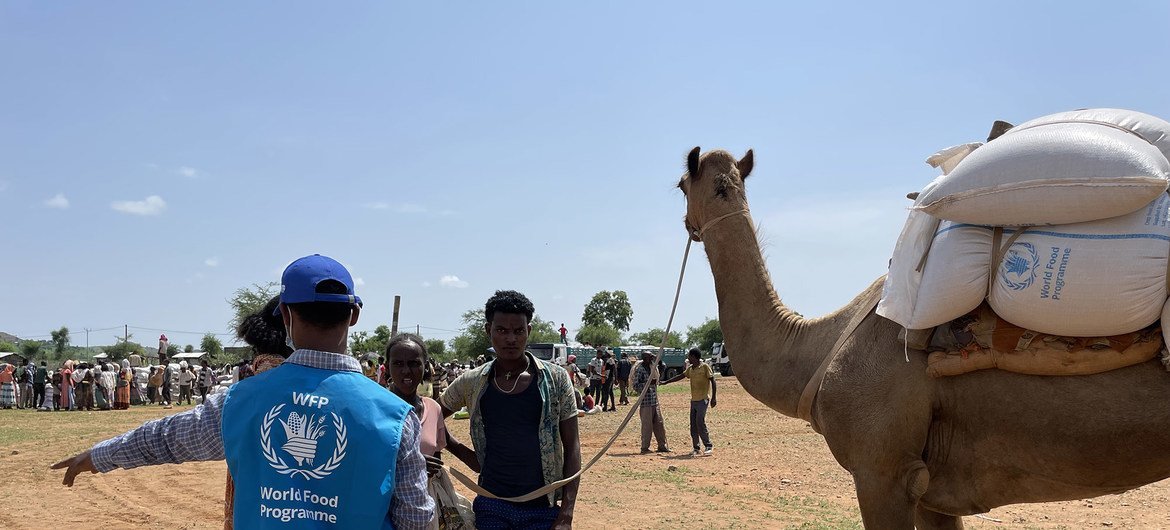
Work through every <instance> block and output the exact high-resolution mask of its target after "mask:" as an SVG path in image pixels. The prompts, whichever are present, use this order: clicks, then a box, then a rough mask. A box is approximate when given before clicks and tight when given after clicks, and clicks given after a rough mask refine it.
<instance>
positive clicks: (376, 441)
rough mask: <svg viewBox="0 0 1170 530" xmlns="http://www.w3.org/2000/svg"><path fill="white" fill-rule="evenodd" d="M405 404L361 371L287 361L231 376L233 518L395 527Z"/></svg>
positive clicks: (255, 524)
mask: <svg viewBox="0 0 1170 530" xmlns="http://www.w3.org/2000/svg"><path fill="white" fill-rule="evenodd" d="M409 412H410V405H407V404H406V402H404V401H402V400H401V399H400V398H398V396H395V395H394V394H392V393H390V392H388V391H387V390H386V389H384V388H381V387H380V386H378V384H377V383H374V382H373V381H371V380H370V379H369V378H367V377H366V376H364V375H362V374H361V373H359V372H338V371H332V370H323V369H320V368H312V367H308V366H301V365H297V364H290V363H285V364H282V365H280V366H279V367H276V368H273V369H271V370H268V371H266V372H264V373H261V374H258V375H256V376H253V377H250V378H248V379H245V380H243V381H240V382H239V383H237V384H235V385H232V387H231V388H230V389H229V390H228V394H227V396H226V398H225V399H224V404H223V446H224V454H225V456H226V458H227V464H228V471H230V472H231V474H232V479H234V480H235V513H234V514H233V520H234V521H235V527H236V528H238V529H241V530H248V529H252V528H281V529H287V528H309V527H311V528H346V529H348V528H393V526H392V524H391V522H390V518H389V516H388V514H389V512H390V498H391V496H392V495H393V493H394V471H395V470H394V467H395V464H396V462H397V456H398V450H399V447H398V446H399V445H400V444H401V439H402V423H403V421H404V420H405V419H406V416H407V414H408V413H409Z"/></svg>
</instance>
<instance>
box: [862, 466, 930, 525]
mask: <svg viewBox="0 0 1170 530" xmlns="http://www.w3.org/2000/svg"><path fill="white" fill-rule="evenodd" d="M853 481H854V483H856V485H857V504H858V506H859V507H860V508H861V522H862V524H864V525H865V528H867V529H873V530H913V529H914V508H915V505H917V504H918V499H916V498H911V496H910V495H909V494H908V492H907V491H906V488H905V486H903V485H902V482H901V481H899V480H897V479H895V478H892V477H884V478H883V477H869V478H863V477H860V476H857V475H854V477H853Z"/></svg>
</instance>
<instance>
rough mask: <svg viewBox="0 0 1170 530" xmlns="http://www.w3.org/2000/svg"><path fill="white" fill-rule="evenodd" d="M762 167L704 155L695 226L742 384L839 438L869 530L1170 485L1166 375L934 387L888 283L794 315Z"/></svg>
mask: <svg viewBox="0 0 1170 530" xmlns="http://www.w3.org/2000/svg"><path fill="white" fill-rule="evenodd" d="M993 143H994V142H992V143H991V144H988V145H992V144H993ZM982 149H984V147H980V148H979V149H976V150H975V151H974V152H973V153H972V154H973V155H974V154H976V153H978V152H979V151H980V150H982ZM753 166H754V156H753V154H752V152H751V151H748V152H747V154H746V155H744V156H743V157H742V158H740V159H738V160H737V159H736V158H735V157H734V156H733V155H732V154H731V153H728V152H727V151H723V150H714V151H709V152H706V153H702V152H701V150H700V148H698V147H696V148H694V149H693V150H692V151H691V152H690V153H689V154H688V156H687V171H686V173H685V174H684V175H683V177H682V179H680V180H679V183H678V186H679V188H680V189H681V190H682V192H683V194H684V195H685V197H686V216H685V218H684V225H685V227H686V229H687V231H688V233H690V235H691V238H692V239H693V240H695V241H701V242H702V243H703V247H704V251H705V253H706V254H707V258H708V261H709V262H710V266H711V274H712V277H713V278H714V280H715V295H716V298H717V300H718V304H719V322H720V327H721V328H722V329H723V336H724V345H725V347H726V348H727V351H728V352H729V356H730V358H731V361H732V363H734V365H735V367H736V377H737V378H738V379H739V382H740V383H741V384H742V385H743V388H744V390H746V391H747V392H748V393H749V394H751V396H752V397H754V398H755V399H757V400H759V401H760V402H762V403H764V404H765V405H767V406H769V407H771V408H772V409H773V410H776V411H777V412H780V413H781V414H784V415H787V416H791V417H795V418H800V419H803V420H806V421H808V422H809V423H810V424H811V425H812V427H813V428H814V429H815V430H816V431H817V432H818V433H820V434H821V435H823V436H824V438H825V442H826V444H828V446H829V449H830V450H831V451H832V453H833V457H834V458H835V459H836V460H837V462H838V463H840V464H841V466H842V467H843V468H845V469H846V470H847V471H848V472H849V473H850V475H852V477H853V482H854V485H855V486H856V491H857V502H858V505H859V506H860V508H861V518H862V521H863V522H864V524H865V527H866V528H872V529H883V530H886V529H902V530H910V529H912V528H915V527H917V528H918V529H919V530H925V529H938V530H943V529H950V530H953V529H959V528H962V527H963V522H962V516H964V515H973V514H979V513H985V512H987V511H989V510H991V509H992V508H995V507H998V506H1003V505H1006V504H1019V503H1031V502H1049V501H1059V500H1072V499H1084V498H1089V497H1096V496H1099V495H1106V494H1112V493H1121V492H1123V491H1126V490H1129V489H1133V488H1137V487H1139V486H1142V485H1144V484H1149V483H1151V482H1156V481H1159V480H1162V479H1165V478H1167V477H1170V451H1166V448H1167V447H1170V407H1166V406H1164V404H1165V403H1168V402H1170V375H1168V374H1167V373H1166V371H1165V369H1164V368H1163V367H1162V365H1161V364H1159V363H1158V362H1156V361H1148V362H1144V363H1139V364H1135V365H1132V366H1127V367H1124V368H1118V369H1116V370H1109V371H1105V372H1101V373H1096V374H1092V375H1083V376H1078V377H1043V376H1036V375H1027V374H1020V373H1013V372H1008V371H1005V370H978V371H974V372H970V373H967V374H963V375H961V376H957V377H941V378H934V377H931V376H930V375H928V374H927V355H926V352H925V351H924V350H920V349H914V348H913V347H911V348H910V349H909V351H907V348H906V345H905V343H904V342H903V341H902V340H900V339H899V334H900V333H902V331H903V329H904V328H903V326H901V325H899V324H897V323H895V322H894V321H892V320H889V319H886V318H882V317H880V316H877V315H875V314H874V308H875V306H876V305H877V302H878V299H879V298H880V297H881V295H882V292H883V286H884V284H885V278H884V277H883V278H878V279H877V280H876V281H875V282H873V284H871V285H870V287H868V288H867V289H865V290H864V291H863V292H861V293H860V294H859V295H858V296H857V297H856V298H854V299H853V300H852V301H851V302H849V303H848V304H847V305H846V306H845V307H842V308H841V309H839V310H837V311H835V312H833V313H830V314H828V315H825V316H823V317H817V318H805V317H804V316H802V315H801V314H800V313H798V312H796V311H794V310H793V309H790V308H789V307H788V306H786V305H785V304H784V303H783V302H782V301H781V300H780V297H779V296H777V294H776V290H775V289H774V288H773V286H772V278H771V276H770V275H769V274H768V270H767V266H766V263H765V261H764V257H763V254H762V253H761V252H760V246H759V243H758V241H757V239H756V227H755V225H754V223H753V222H752V218H751V211H750V208H749V205H748V200H747V193H746V182H747V179H748V177H749V176H750V175H751V173H752V168H753ZM1152 200H1153V198H1149V199H1146V200H1145V201H1144V202H1143V203H1140V204H1138V205H1137V206H1134V207H1133V208H1132V209H1131V210H1130V211H1133V210H1136V209H1138V208H1141V204H1148V203H1149V202H1150V201H1152ZM1050 208H1051V206H1049V205H1041V206H1038V207H1036V210H1047V209H1050ZM1119 215H1121V214H1119ZM1061 222H1064V221H1061ZM1025 233H1026V232H1025ZM1009 237H1010V236H1009ZM1022 237H1023V236H1021V238H1022ZM1070 263H1071V260H1070ZM1066 270H1067V267H1066ZM891 281H892V280H891ZM984 285H985V284H984ZM1134 509H1135V510H1140V509H1141V508H1139V507H1135V508H1134Z"/></svg>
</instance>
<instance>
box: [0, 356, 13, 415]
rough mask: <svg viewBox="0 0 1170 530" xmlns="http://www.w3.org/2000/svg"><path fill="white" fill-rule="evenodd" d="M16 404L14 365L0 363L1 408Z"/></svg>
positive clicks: (8, 407)
mask: <svg viewBox="0 0 1170 530" xmlns="http://www.w3.org/2000/svg"><path fill="white" fill-rule="evenodd" d="M15 406H16V381H15V378H14V377H13V376H12V365H11V364H8V363H3V364H0V408H5V409H10V408H12V407H15Z"/></svg>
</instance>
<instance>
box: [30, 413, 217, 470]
mask: <svg viewBox="0 0 1170 530" xmlns="http://www.w3.org/2000/svg"><path fill="white" fill-rule="evenodd" d="M226 396H227V393H221V394H214V395H210V396H207V401H205V402H203V404H201V405H199V406H198V407H195V408H193V409H191V410H188V411H186V412H182V413H179V414H175V415H173V416H168V417H166V418H160V419H157V420H153V421H149V422H147V423H145V424H143V425H142V426H141V427H138V428H137V429H134V430H132V431H129V432H127V433H125V434H122V435H120V436H115V437H114V438H110V439H109V440H105V441H103V442H98V443H97V444H96V445H94V446H93V448H91V449H90V450H88V451H85V452H83V453H80V454H77V455H74V456H72V457H70V458H67V459H65V460H62V461H60V462H57V463H56V464H53V467H52V469H65V479H64V480H63V481H62V484H65V485H66V486H72V485H73V479H74V478H75V477H76V476H77V475H78V474H79V473H82V472H86V471H88V472H90V473H106V472H109V471H113V470H115V469H117V468H122V469H132V468H136V467H141V466H153V465H158V464H178V463H181V462H193V461H200V460H222V459H223V457H224V456H223V438H222V437H221V435H220V428H221V422H222V419H223V415H222V412H223V400H224V398H225V397H226Z"/></svg>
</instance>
